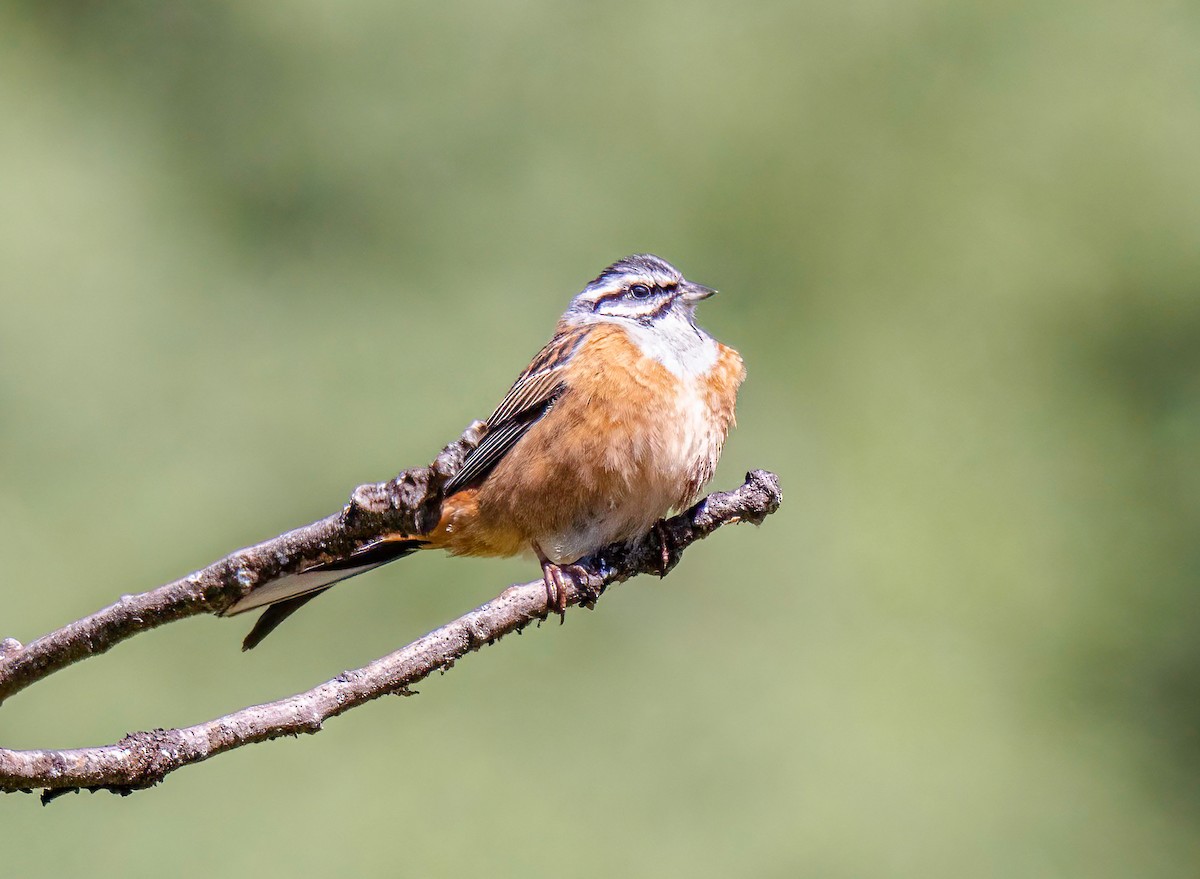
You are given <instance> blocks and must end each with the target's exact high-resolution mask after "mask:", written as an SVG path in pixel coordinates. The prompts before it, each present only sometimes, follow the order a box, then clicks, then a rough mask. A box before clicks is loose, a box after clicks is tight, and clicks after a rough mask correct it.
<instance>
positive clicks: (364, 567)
mask: <svg viewBox="0 0 1200 879" xmlns="http://www.w3.org/2000/svg"><path fill="white" fill-rule="evenodd" d="M424 545H425V541H424V540H419V539H415V538H391V539H387V540H380V541H377V542H375V543H371V544H368V545H367V546H364V547H362V548H361V549H359V550H358V551H357V552H355V553H354V554H353V555H351V556H350V557H349V558H346V559H342V560H341V561H337V562H331V563H329V564H326V565H317V566H316V567H312V568H309V569H307V570H305V571H301V572H300V573H298V574H288V575H286V576H284V577H281V578H280V579H278V580H273V581H271V582H269V583H264V584H262V585H261V586H259V587H258V588H256V589H255V590H254V591H253V592H251V593H250V594H249V595H247V596H246V597H245V598H243V599H242V600H241V601H239V602H238V603H237V604H235V605H234V606H233V607H231V608H230V609H229V610H227V611H226V612H225V615H226V616H229V615H232V614H238V613H243V612H245V611H248V610H253V609H254V608H256V607H262V606H263V605H267V609H266V610H265V611H263V613H262V615H261V616H259V618H258V621H257V622H256V623H255V624H254V628H252V629H251V630H250V634H248V635H247V636H246V639H245V640H244V641H243V642H242V650H252V649H254V648H255V647H256V646H258V644H259V643H260V642H261V641H262V639H263V638H265V637H267V635H269V634H271V632H273V631H274V630H275V627H276V626H278V625H279V624H280V623H282V622H283V621H284V620H286V619H287V618H288V617H290V616H291V615H292V614H294V613H295V612H296V611H298V610H299V609H300V608H301V607H303V606H304V605H305V604H307V603H308V602H310V601H312V600H313V599H314V598H316V597H317V596H318V595H320V594H321V593H322V592H324V591H326V590H327V589H329V587H330V586H332V585H333V584H335V583H340V582H341V581H342V580H348V579H350V578H351V577H353V576H355V575H357V574H364V573H366V572H367V571H370V570H373V569H375V568H378V567H379V566H380V565H384V564H387V563H388V562H391V561H395V560H396V559H401V558H404V557H405V556H406V555H411V554H412V553H414V552H416V551H417V550H418V549H420V548H421V547H422V546H424Z"/></svg>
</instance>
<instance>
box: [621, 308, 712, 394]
mask: <svg viewBox="0 0 1200 879" xmlns="http://www.w3.org/2000/svg"><path fill="white" fill-rule="evenodd" d="M614 322H619V323H620V325H621V326H623V327H624V328H625V330H626V332H628V333H629V337H630V338H631V339H633V341H634V342H635V343H636V344H637V346H638V347H639V348H640V349H641V350H642V353H643V354H645V355H646V356H647V357H650V358H653V359H654V360H657V361H658V362H659V363H661V364H662V365H663V366H665V367H666V368H667V369H669V370H670V371H671V372H673V373H674V374H675V375H677V376H679V377H680V378H697V377H699V376H702V375H707V374H708V371H709V370H710V369H712V367H713V364H714V363H716V362H717V356H718V354H719V353H720V350H719V349H718V348H717V340H716V339H714V338H713V337H712V336H710V335H709V334H708V333H706V332H704V330H702V329H700V328H699V327H698V326H696V325H695V324H694V323H692V321H691V320H689V319H688V317H687V316H686V315H685V314H684V313H683V312H682V311H680V310H676V309H671V310H670V311H669V312H667V313H666V314H664V315H663V316H662V317H661V318H659V319H658V320H656V321H654V323H652V324H650V325H649V326H647V325H644V324H640V323H638V322H637V321H631V320H618V321H614Z"/></svg>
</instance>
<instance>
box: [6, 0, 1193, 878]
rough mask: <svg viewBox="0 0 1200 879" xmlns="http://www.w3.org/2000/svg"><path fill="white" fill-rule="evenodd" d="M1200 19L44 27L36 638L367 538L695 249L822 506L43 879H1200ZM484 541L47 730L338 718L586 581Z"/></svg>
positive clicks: (31, 467) (153, 809)
mask: <svg viewBox="0 0 1200 879" xmlns="http://www.w3.org/2000/svg"><path fill="white" fill-rule="evenodd" d="M1198 41H1200V15H1198V14H1197V9H1196V7H1195V5H1194V4H1184V3H1178V2H1176V3H1164V2H1142V3H1132V2H1125V3H1118V2H1108V0H1098V2H1097V0H1092V2H1087V3H1085V2H1054V3H1045V2H1020V0H1011V2H985V3H976V4H963V3H953V2H937V0H896V2H887V3H881V2H871V0H863V2H852V3H833V2H828V0H826V2H806V3H769V2H768V3H758V4H735V3H729V2H720V0H702V2H689V3H682V2H651V3H628V2H613V3H607V4H602V5H601V4H588V5H584V4H557V3H546V2H516V3H508V4H503V5H500V4H490V3H481V2H464V3H456V4H440V5H434V4H408V3H405V4H395V3H383V2H361V0H360V2H350V3H342V4H332V5H331V4H326V3H315V2H303V0H282V2H274V3H262V4H256V3H231V2H216V0H192V2H189V3H177V2H155V3H150V2H115V3H92V2H82V0H77V2H51V0H24V2H14V0H10V2H8V3H6V4H4V5H3V6H0V108H2V109H3V116H2V121H0V168H2V169H3V171H2V173H0V559H3V566H4V575H3V578H2V583H0V590H2V591H0V636H13V637H17V638H19V639H21V640H23V641H27V640H30V639H32V638H33V637H36V636H37V635H39V634H41V633H43V632H45V631H48V630H50V629H52V628H55V627H57V626H59V625H61V624H63V623H66V622H68V621H70V620H72V619H75V618H77V617H79V616H81V615H83V614H85V613H88V612H90V611H92V610H94V609H96V608H98V607H100V606H102V605H105V604H107V603H109V602H111V601H113V600H114V599H115V598H116V597H117V596H119V595H121V594H122V593H126V592H135V591H141V590H143V589H146V588H150V587H152V586H154V585H157V584H159V583H162V582H165V581H168V580H170V579H173V578H175V577H178V576H181V575H183V574H185V573H187V572H188V571H190V570H193V569H195V568H197V567H200V566H202V565H204V564H206V563H207V562H209V561H211V560H213V559H215V558H218V557H219V556H221V555H223V554H225V553H226V552H228V551H230V550H232V549H234V548H235V547H238V546H241V545H245V544H247V543H251V542H255V541H258V540H260V539H264V538H266V537H269V536H272V535H274V534H276V533H278V532H280V531H282V530H284V529H286V528H289V527H291V526H295V525H299V524H302V523H304V522H307V521H310V520H312V519H315V518H318V517H320V516H323V515H326V514H328V513H330V512H332V511H334V510H336V509H338V508H339V506H340V505H341V504H342V502H343V501H344V500H345V498H346V497H347V495H348V493H349V491H350V490H351V488H352V487H353V486H355V485H357V484H359V483H362V482H367V481H374V480H380V479H384V478H387V477H388V476H390V475H391V474H393V473H394V472H395V471H396V470H397V469H399V468H401V467H404V466H409V465H414V464H421V463H424V462H425V461H427V460H428V459H429V458H430V457H431V456H432V455H433V454H434V453H435V452H436V451H437V449H438V448H439V447H440V446H441V445H442V443H444V442H445V441H447V440H449V439H451V438H453V437H455V436H457V435H458V432H459V431H460V429H461V428H462V427H463V426H464V425H465V424H466V423H467V422H468V421H469V420H470V419H472V418H475V417H482V416H485V415H486V414H487V413H488V412H489V411H490V410H491V408H492V406H493V405H494V404H495V402H496V401H497V400H498V399H499V396H500V395H501V394H502V393H503V391H504V390H505V389H506V388H507V386H508V383H509V382H510V381H511V379H512V378H513V377H514V376H515V375H516V373H517V372H518V371H519V370H520V369H521V368H522V367H523V366H524V365H525V363H526V362H527V360H528V358H529V357H530V356H531V355H532V354H533V353H534V352H535V351H536V350H537V349H538V347H539V346H540V345H541V344H542V343H543V342H544V341H545V339H546V338H547V337H548V335H549V333H550V330H551V328H552V326H553V323H554V321H555V319H556V317H557V315H558V314H559V312H560V311H561V309H562V308H563V307H564V305H565V303H566V301H567V299H568V298H569V297H570V296H571V295H572V294H573V293H575V292H576V291H577V290H578V289H580V288H581V287H582V285H583V284H584V283H585V282H586V281H587V280H588V279H590V278H591V277H592V276H593V275H595V274H596V272H597V271H599V269H601V268H602V267H603V266H604V265H606V264H607V263H608V262H611V261H612V260H614V259H616V258H618V257H620V256H623V255H625V254H627V253H629V252H633V251H641V250H649V251H653V252H656V253H659V254H661V255H662V256H664V257H666V258H667V259H669V260H671V261H673V262H675V263H676V264H677V265H679V266H680V267H681V268H682V269H683V271H684V272H685V273H687V274H688V275H689V276H690V277H692V278H694V279H696V280H698V281H701V282H704V283H707V284H711V285H714V286H717V287H719V288H721V290H722V295H721V296H720V297H718V298H717V299H715V300H713V301H711V302H709V303H706V304H705V306H704V307H703V309H702V312H701V317H702V321H703V323H704V324H705V325H706V326H707V327H708V328H709V329H710V330H711V331H712V332H713V333H714V334H715V335H717V336H718V337H719V338H721V339H722V340H724V341H727V342H729V343H731V344H733V345H735V346H736V347H737V348H739V349H740V350H741V352H742V353H743V355H744V356H745V359H746V361H747V364H748V366H749V372H750V376H749V379H748V381H747V384H746V385H745V387H744V390H743V394H742V399H741V406H740V410H739V427H738V429H737V430H736V432H735V433H734V434H733V436H732V439H731V441H730V443H729V445H728V447H727V449H726V452H725V457H724V460H723V462H722V466H721V470H720V472H719V474H718V478H717V481H716V484H717V485H719V486H720V487H728V486H731V485H735V484H737V483H738V482H740V479H741V475H742V474H743V473H744V472H745V470H747V469H749V468H752V467H766V468H770V469H774V470H776V471H777V472H779V473H780V475H781V477H782V480H783V484H784V489H785V492H786V495H787V498H786V502H785V505H784V507H783V509H782V511H781V512H780V513H779V514H778V515H776V516H775V517H773V518H771V519H770V520H768V522H767V523H766V525H765V526H764V527H763V528H762V529H761V530H754V529H751V528H739V529H730V530H727V531H723V532H722V533H721V534H719V535H717V536H716V537H714V539H712V540H710V541H708V542H706V543H704V544H702V545H699V546H697V547H694V548H693V549H692V550H691V551H690V552H689V553H688V555H687V557H686V558H685V559H684V562H683V564H682V565H681V566H680V568H679V569H678V570H677V571H676V572H675V573H674V574H673V575H672V576H671V577H670V578H668V579H667V580H665V581H663V582H661V583H659V582H657V581H655V580H653V579H652V578H642V579H640V580H637V581H634V582H631V583H629V584H626V585H624V586H622V587H619V588H617V589H616V590H615V591H614V592H613V593H612V594H610V596H609V597H608V598H607V599H606V600H605V601H604V602H602V604H601V605H600V607H599V608H598V610H597V611H596V612H595V613H586V612H573V613H571V614H570V615H569V618H568V620H567V623H566V625H565V626H562V627H559V626H557V625H552V626H547V627H543V628H542V629H540V630H537V631H530V632H527V633H526V635H525V636H524V637H522V638H511V639H508V640H506V641H504V642H502V643H501V644H499V645H498V646H496V647H494V648H491V649H489V650H487V651H486V652H485V653H483V654H481V655H476V656H472V657H470V658H469V659H467V660H466V661H464V662H463V663H462V664H461V665H459V666H458V667H457V668H455V670H454V671H453V673H451V674H448V675H446V676H445V677H438V678H435V679H433V680H430V681H427V682H426V683H425V684H424V685H422V686H421V687H420V688H419V689H420V690H421V695H420V696H419V697H418V698H416V699H407V700H406V699H388V700H384V701H381V702H378V703H375V704H372V705H370V706H367V707H364V708H362V709H360V710H357V711H354V712H352V713H351V714H349V715H347V716H346V717H343V718H341V719H338V720H335V721H332V722H330V723H329V724H328V726H327V729H326V731H325V732H323V733H322V734H321V735H319V736H316V737H306V738H304V739H302V740H295V741H293V740H286V741H280V742H276V743H273V744H270V745H265V746H257V747H253V748H247V749H245V750H242V751H239V752H236V753H232V754H228V755H225V756H222V757H220V758H217V759H215V760H213V761H211V762H209V763H207V764H203V765H201V766H198V767H193V768H188V769H185V770H183V771H181V772H179V773H177V774H175V775H173V776H171V777H170V778H169V780H168V781H167V782H166V783H165V784H164V785H162V786H161V787H159V788H157V789H155V790H152V791H148V792H143V793H139V794H137V795H136V796H133V797H131V798H128V799H119V798H116V797H112V796H109V795H106V794H104V795H87V794H84V795H80V796H77V797H67V798H65V799H63V800H60V801H58V802H56V803H55V804H54V805H53V806H51V807H50V808H48V809H42V808H41V807H40V806H39V805H38V804H37V801H36V799H34V798H32V797H24V796H5V797H0V848H2V849H3V852H4V855H3V858H4V869H5V871H6V872H9V873H11V874H12V875H14V876H15V875H23V876H32V875H66V874H68V873H83V872H85V871H86V872H88V873H90V874H91V875H105V876H109V875H112V876H116V875H121V876H128V877H140V876H161V875H164V874H168V875H173V876H183V877H187V876H199V875H214V874H221V875H246V874H248V873H250V872H252V871H253V872H254V873H255V874H258V875H277V874H278V875H282V874H285V873H286V874H293V875H311V874H316V873H333V872H339V873H349V874H358V875H405V876H410V875H411V876H436V875H452V874H457V875H463V874H489V875H497V876H528V877H531V876H542V875H546V876H550V875H553V876H559V875H566V876H596V877H608V876H614V875H629V876H694V877H708V876H712V877H717V876H720V877H725V876H731V875H732V876H764V877H791V876H812V877H955V879H959V877H963V876H972V877H975V876H984V877H991V876H996V877H1078V876H1088V877H1108V876H1111V877H1129V876H1138V877H1185V876H1187V877H1191V876H1195V875H1197V874H1198V873H1200V833H1198V832H1197V830H1196V828H1197V826H1198V824H1197V822H1198V821H1200V736H1198V724H1200V637H1198V632H1200V592H1198V590H1197V580H1198V578H1200V543H1198V541H1197V534H1198V532H1200V53H1198V52H1197V49H1196V47H1197V45H1198ZM535 575H536V571H535V569H534V568H533V567H532V566H531V565H530V564H529V563H528V562H522V561H519V560H517V561H511V562H503V561H475V560H455V561H448V560H446V559H445V558H443V557H437V556H434V555H433V554H430V556H428V557H424V556H422V557H418V558H415V559H412V560H409V561H406V562H404V563H403V564H401V565H397V566H394V567H392V568H388V569H385V570H383V571H380V572H377V573H375V574H372V575H370V576H368V577H364V578H362V579H359V580H356V581H354V582H353V583H352V584H351V585H347V586H345V587H343V588H340V589H338V590H335V591H334V592H333V593H332V594H330V595H329V596H327V597H325V598H322V599H321V601H320V602H318V603H317V604H315V605H313V606H311V607H310V608H306V609H305V611H304V612H302V613H300V614H299V615H297V617H296V618H295V619H294V621H292V622H289V623H288V625H287V626H285V627H284V628H283V629H282V630H281V631H280V632H279V633H278V634H277V635H275V636H273V637H272V638H271V639H270V640H269V641H267V642H266V644H265V645H264V646H263V647H262V648H260V649H259V650H257V651H255V652H254V653H251V654H246V655H243V654H241V653H240V652H239V651H238V644H239V642H240V639H241V637H242V635H243V634H244V633H245V631H246V629H247V627H248V625H249V623H250V620H249V619H248V618H239V619H237V620H236V621H223V620H217V619H213V618H207V617H206V618H200V619H193V620H188V621H186V622H183V623H179V624H176V625H172V626H169V627H166V628H164V629H160V630H157V631H156V632H153V633H151V634H148V635H144V636H142V637H139V638H137V639H135V640H134V641H132V642H128V643H127V644H125V645H122V646H121V647H119V648H118V649H116V650H114V651H113V652H112V653H111V654H109V655H107V656H105V657H103V658H100V659H96V660H93V661H90V662H88V663H85V664H83V665H79V666H75V667H73V668H71V669H69V670H67V671H64V672H62V673H60V674H58V675H56V676H54V677H53V678H51V679H49V680H47V681H46V682H44V683H43V684H40V685H38V686H37V687H35V688H34V689H31V690H29V691H27V692H25V693H23V694H21V695H20V696H18V697H15V698H13V699H12V700H11V701H10V702H8V703H6V704H5V705H4V706H3V708H2V709H0V742H2V743H3V744H4V745H5V746H9V747H38V746H43V747H45V746H76V745H85V744H100V743H104V742H111V741H114V740H116V739H118V738H119V737H120V736H121V735H122V734H123V733H125V732H126V731H127V730H131V729H139V728H150V727H158V726H173V725H179V724H188V723H193V722H198V721H201V720H204V719H207V718H210V717H213V716H216V715H219V714H223V713H226V712H228V711H230V710H233V709H236V708H238V707H241V706H244V705H246V704H249V703H251V702H255V701H262V700H267V699H272V698H277V697H280V696H283V695H287V694H290V693H293V692H296V691H299V690H301V689H305V688H307V687H309V686H311V685H313V684H315V683H318V682H320V681H322V680H325V679H327V678H329V677H332V676H333V675H334V674H336V673H338V672H340V671H341V670H342V669H345V668H352V667H356V666H358V665H361V664H363V663H365V662H367V661H369V660H370V659H372V658H374V657H376V656H379V655H382V654H383V653H386V652H388V651H389V650H391V649H393V648H395V647H397V646H399V645H402V644H405V643H407V642H408V641H409V640H411V639H412V638H413V637H414V636H417V635H419V634H421V633H423V632H424V631H427V630H428V629H430V628H432V627H434V626H436V625H437V624H439V623H441V622H443V621H445V620H447V619H449V618H451V617H453V616H455V615H457V614H458V613H459V612H461V611H463V610H465V609H467V608H469V607H471V606H474V605H475V604H477V603H479V602H482V601H484V600H486V599H487V598H489V597H490V596H491V595H493V594H494V593H495V592H497V591H498V590H499V589H500V588H501V587H502V586H503V585H504V584H506V583H508V582H512V581H517V580H525V579H530V578H532V577H533V576H535Z"/></svg>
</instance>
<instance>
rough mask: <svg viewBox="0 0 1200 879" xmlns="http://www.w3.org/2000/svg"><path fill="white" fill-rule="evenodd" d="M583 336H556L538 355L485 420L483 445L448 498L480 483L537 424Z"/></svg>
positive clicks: (472, 455)
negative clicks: (486, 427)
mask: <svg viewBox="0 0 1200 879" xmlns="http://www.w3.org/2000/svg"><path fill="white" fill-rule="evenodd" d="M583 336H584V332H582V331H579V330H576V331H573V332H567V333H559V334H558V335H556V336H555V337H554V339H552V340H551V341H550V343H549V344H548V345H546V347H545V348H543V349H542V350H541V351H539V352H538V355H537V356H536V357H534V358H533V362H532V363H530V364H529V367H528V368H527V369H526V370H525V372H523V373H522V374H521V377H520V378H518V379H517V380H516V382H515V383H514V384H513V386H512V387H511V388H509V391H508V393H507V394H505V395H504V399H503V400H501V401H500V405H499V406H497V407H496V411H495V412H493V413H492V415H491V417H490V418H489V419H488V420H487V423H488V431H487V433H486V434H485V435H484V438H483V441H482V442H480V444H479V445H478V446H476V447H475V449H474V450H473V451H472V452H471V453H470V454H469V455H467V459H466V460H465V461H464V462H463V466H462V469H460V470H459V471H458V473H457V474H455V476H454V478H453V479H451V480H450V482H448V483H447V484H446V494H447V495H450V494H453V493H454V492H456V491H458V490H459V489H462V488H465V487H466V486H468V485H470V484H471V483H472V482H474V481H476V480H479V479H482V478H483V477H484V476H486V475H487V474H488V473H489V472H491V470H492V468H493V467H495V466H496V465H497V464H498V463H499V462H500V459H501V458H503V457H504V456H505V455H506V454H508V452H509V451H510V450H511V449H512V447H513V446H515V445H516V444H517V442H518V441H519V440H520V439H521V437H523V436H524V435H525V432H526V431H528V430H529V428H530V427H532V426H533V425H534V424H536V423H537V421H538V419H540V418H541V417H542V416H543V415H545V414H546V412H547V411H548V410H549V409H550V407H551V406H552V405H553V404H554V399H555V397H557V396H558V395H559V394H560V393H561V392H562V389H563V386H564V385H563V376H564V371H565V370H564V367H565V366H566V364H567V362H568V361H569V360H570V359H571V355H572V354H574V353H575V349H576V348H578V347H579V343H580V342H581V341H582V340H583Z"/></svg>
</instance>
